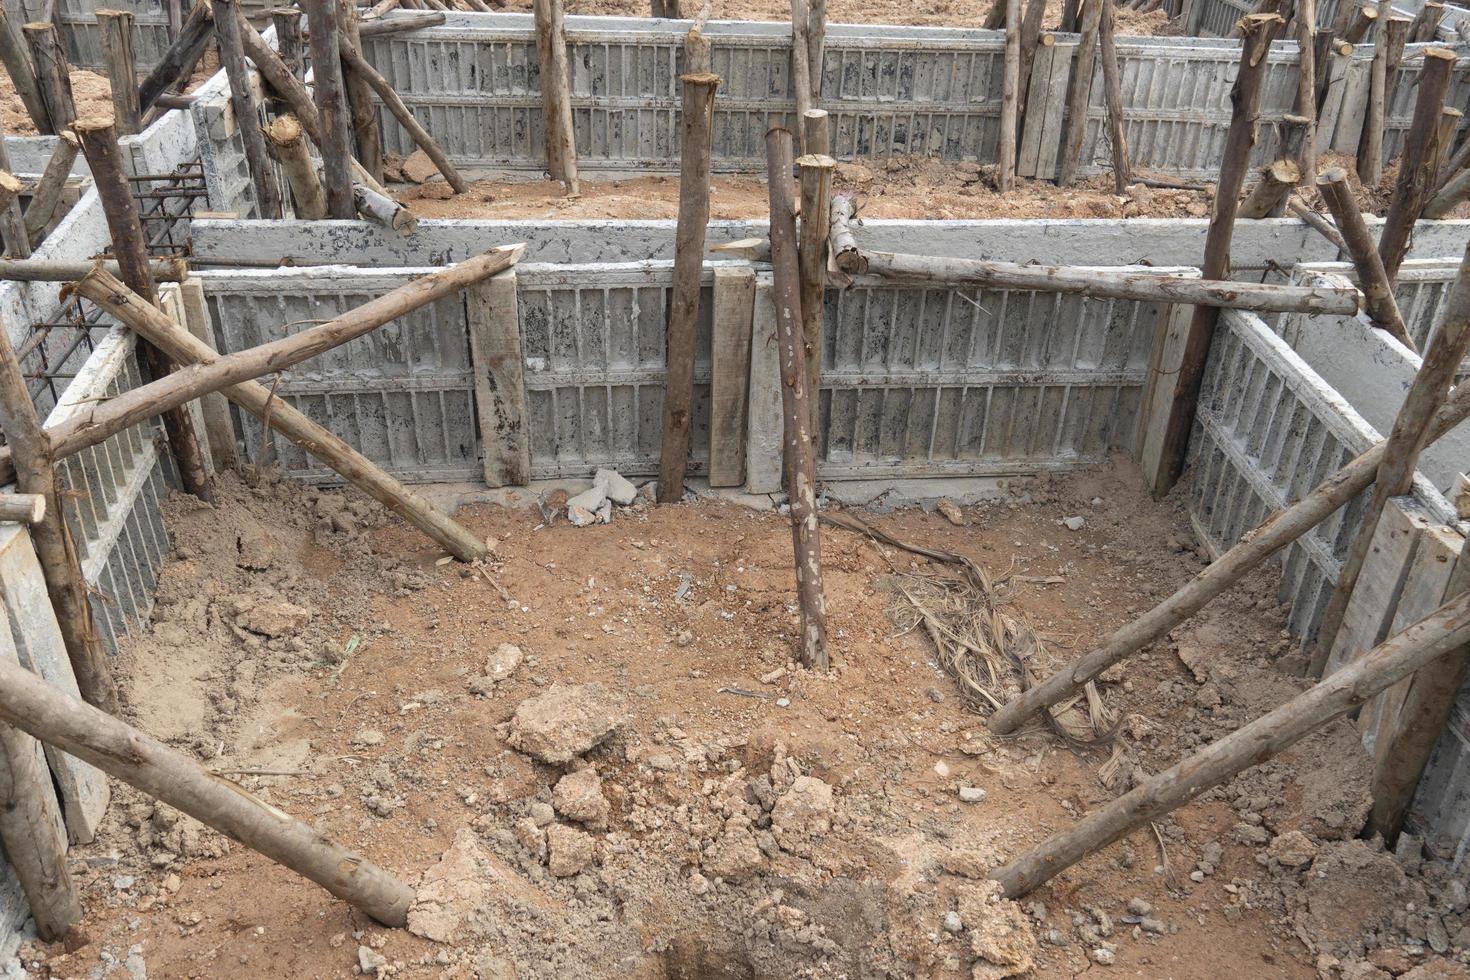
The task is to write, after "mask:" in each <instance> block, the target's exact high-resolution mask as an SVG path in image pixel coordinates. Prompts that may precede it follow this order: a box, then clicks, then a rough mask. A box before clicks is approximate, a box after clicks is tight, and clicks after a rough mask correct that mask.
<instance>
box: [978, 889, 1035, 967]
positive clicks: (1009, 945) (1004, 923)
mask: <svg viewBox="0 0 1470 980" xmlns="http://www.w3.org/2000/svg"><path fill="white" fill-rule="evenodd" d="M959 905H960V909H959V911H960V918H962V919H964V920H965V928H966V929H968V930H969V932H970V951H971V952H972V953H974V955H975V957H976V961H975V963H974V964H973V965H972V967H971V977H972V978H973V980H1005V978H1007V977H1019V976H1022V975H1024V974H1025V973H1027V972H1028V971H1030V970H1031V969H1032V967H1034V966H1035V965H1036V949H1037V946H1036V936H1035V934H1034V933H1033V932H1032V931H1031V923H1030V922H1029V921H1028V920H1027V919H1026V916H1025V914H1024V913H1022V911H1021V909H1020V906H1018V905H1016V903H1015V902H1010V901H1006V900H1005V899H1003V898H1001V897H1000V885H999V883H997V882H993V881H988V882H983V883H980V884H977V885H975V886H974V887H971V888H966V889H964V890H963V891H962V892H961V893H960V896H959Z"/></svg>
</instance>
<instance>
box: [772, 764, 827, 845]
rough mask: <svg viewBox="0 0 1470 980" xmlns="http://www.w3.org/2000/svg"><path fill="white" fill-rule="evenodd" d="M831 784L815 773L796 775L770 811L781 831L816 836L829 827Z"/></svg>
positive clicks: (785, 833)
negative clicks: (811, 774) (817, 776)
mask: <svg viewBox="0 0 1470 980" xmlns="http://www.w3.org/2000/svg"><path fill="white" fill-rule="evenodd" d="M833 809H834V805H833V802H832V787H831V786H828V785H827V784H826V783H824V782H822V781H821V780H820V779H818V778H816V777H815V776H797V777H796V781H795V782H793V783H792V784H791V788H790V789H788V790H787V791H786V792H785V793H783V794H781V798H780V799H778V800H777V801H776V806H775V807H774V809H772V811H771V823H772V825H773V829H774V828H775V827H779V828H780V835H791V834H798V835H802V836H811V837H815V836H817V835H819V834H825V833H827V831H829V830H831V829H832V811H833Z"/></svg>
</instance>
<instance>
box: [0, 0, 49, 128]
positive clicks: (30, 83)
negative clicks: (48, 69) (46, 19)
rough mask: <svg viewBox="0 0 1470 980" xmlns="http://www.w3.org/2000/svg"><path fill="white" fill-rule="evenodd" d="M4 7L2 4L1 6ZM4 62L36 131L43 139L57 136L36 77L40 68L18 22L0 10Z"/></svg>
mask: <svg viewBox="0 0 1470 980" xmlns="http://www.w3.org/2000/svg"><path fill="white" fill-rule="evenodd" d="M3 6H4V5H3V4H0V7H3ZM0 63H3V64H4V65H5V73H6V74H7V75H8V76H9V77H10V84H11V86H12V87H13V88H14V89H15V92H16V94H17V95H19V96H20V101H21V104H23V105H24V106H25V109H26V114H27V115H28V116H30V117H31V122H32V123H34V124H35V126H36V132H38V133H40V134H41V135H42V136H51V135H53V134H54V133H55V132H56V127H55V126H53V125H52V124H51V113H50V112H49V111H48V110H47V108H46V100H45V98H44V97H43V96H42V95H41V84H40V82H39V81H38V80H37V78H36V67H35V65H34V63H32V61H31V55H30V51H29V48H28V45H27V43H26V40H25V38H24V37H23V36H22V35H21V32H20V31H19V30H18V29H17V28H16V25H15V22H14V21H12V20H11V19H10V15H9V14H8V13H7V12H6V11H5V10H3V9H0Z"/></svg>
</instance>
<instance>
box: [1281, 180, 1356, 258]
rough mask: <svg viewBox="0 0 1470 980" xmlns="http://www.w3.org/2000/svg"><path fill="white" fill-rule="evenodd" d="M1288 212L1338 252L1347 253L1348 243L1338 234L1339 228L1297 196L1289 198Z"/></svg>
mask: <svg viewBox="0 0 1470 980" xmlns="http://www.w3.org/2000/svg"><path fill="white" fill-rule="evenodd" d="M1286 210H1288V211H1290V212H1291V213H1292V214H1294V215H1296V216H1297V217H1298V218H1301V219H1302V220H1303V221H1305V222H1306V223H1307V224H1308V225H1310V226H1311V227H1312V228H1313V229H1314V230H1315V231H1316V232H1317V233H1318V234H1319V235H1321V236H1322V237H1323V238H1325V239H1327V240H1328V241H1329V242H1331V243H1332V244H1333V245H1334V246H1336V248H1337V250H1338V251H1340V252H1346V251H1347V242H1346V241H1344V240H1343V237H1342V235H1340V234H1338V231H1337V228H1336V227H1335V226H1334V225H1333V224H1332V222H1330V221H1328V220H1327V219H1326V218H1324V217H1322V216H1321V215H1320V214H1318V213H1317V212H1316V211H1313V210H1312V209H1311V207H1310V206H1308V204H1307V202H1305V201H1303V200H1302V199H1301V198H1299V197H1297V196H1296V195H1295V194H1293V195H1292V196H1291V197H1289V198H1287V201H1286Z"/></svg>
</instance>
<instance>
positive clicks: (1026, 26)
mask: <svg viewBox="0 0 1470 980" xmlns="http://www.w3.org/2000/svg"><path fill="white" fill-rule="evenodd" d="M1045 21H1046V0H1026V13H1025V15H1024V16H1023V17H1022V18H1021V85H1020V88H1018V89H1017V90H1016V104H1017V105H1018V106H1020V107H1021V108H1020V119H1019V121H1018V122H1017V124H1016V126H1017V130H1020V129H1021V128H1022V127H1023V126H1024V125H1025V117H1026V95H1027V93H1028V92H1029V91H1030V90H1031V64H1032V62H1034V61H1035V60H1036V48H1037V47H1038V45H1039V44H1040V42H1041V28H1042V24H1043V23H1045Z"/></svg>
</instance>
